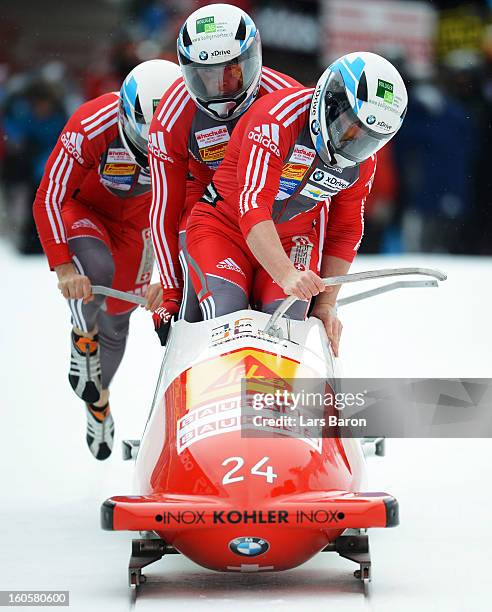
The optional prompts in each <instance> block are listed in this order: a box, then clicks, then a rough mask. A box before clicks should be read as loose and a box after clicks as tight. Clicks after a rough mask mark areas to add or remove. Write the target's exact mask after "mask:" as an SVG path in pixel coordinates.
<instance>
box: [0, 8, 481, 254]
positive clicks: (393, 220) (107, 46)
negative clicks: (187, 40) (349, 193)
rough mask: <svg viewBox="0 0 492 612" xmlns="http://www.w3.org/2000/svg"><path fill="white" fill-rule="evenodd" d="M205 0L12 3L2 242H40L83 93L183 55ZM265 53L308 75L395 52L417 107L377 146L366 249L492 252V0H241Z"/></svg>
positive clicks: (0, 44) (0, 165)
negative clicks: (52, 174)
mask: <svg viewBox="0 0 492 612" xmlns="http://www.w3.org/2000/svg"><path fill="white" fill-rule="evenodd" d="M205 4H210V2H201V1H199V0H85V1H84V2H72V1H70V0H67V1H65V2H63V3H60V2H58V1H57V0H43V2H34V1H32V0H27V1H25V2H23V3H19V2H16V1H15V0H2V7H1V13H0V240H2V242H5V241H10V242H11V243H12V244H13V245H15V248H16V249H18V251H19V252H20V253H24V254H32V253H39V252H41V248H40V245H39V242H38V240H37V236H36V230H35V226H34V222H33V220H32V215H31V205H32V201H33V199H34V193H35V190H36V188H37V186H38V183H39V181H40V179H41V176H42V172H43V168H44V164H45V162H46V159H47V158H48V156H49V154H50V152H51V149H52V148H53V146H54V144H55V142H56V139H57V137H58V135H59V132H60V131H61V129H62V127H63V126H64V124H65V122H66V120H67V118H68V116H69V115H70V114H71V113H72V112H73V111H74V110H75V108H76V107H77V106H78V105H79V104H80V103H81V102H83V101H84V100H87V99H89V98H93V97H96V96H98V95H100V94H102V93H105V92H108V91H114V90H118V89H119V88H120V85H121V82H122V79H123V78H124V77H125V76H126V74H127V73H128V72H129V71H130V70H131V69H132V68H133V66H134V65H136V64H137V63H139V62H141V61H144V60H147V59H152V58H156V57H161V58H165V59H172V60H176V52H175V41H176V36H177V32H178V30H179V27H180V26H181V24H182V22H183V21H184V19H185V18H186V17H187V16H188V15H189V14H190V13H191V12H192V11H194V10H195V9H197V8H198V7H200V6H202V5H205ZM232 4H236V5H238V6H240V7H241V8H243V9H244V10H246V11H247V12H249V13H250V14H251V16H252V17H253V19H254V20H255V21H256V24H257V26H258V27H259V30H260V33H261V37H262V42H263V58H264V64H265V65H267V66H269V67H271V68H275V69H278V70H280V71H282V72H286V73H288V74H290V75H292V76H293V77H295V78H297V79H298V80H300V81H301V82H302V83H303V84H305V85H312V84H314V83H315V82H316V80H317V78H318V76H319V75H320V73H321V72H322V70H323V69H324V68H325V67H326V66H327V65H328V63H329V62H330V61H331V60H333V59H334V58H336V57H338V56H340V55H342V54H343V53H347V52H350V51H360V50H365V51H374V52H377V53H380V54H381V55H384V56H385V57H387V58H388V59H389V60H391V61H392V62H393V63H395V64H396V65H397V66H398V68H399V69H400V71H401V72H402V74H403V75H404V78H405V80H406V82H407V86H408V88H409V93H410V104H409V111H408V114H407V118H406V120H405V124H404V126H403V128H402V129H401V130H400V132H399V134H398V136H397V137H396V138H395V139H394V140H393V141H392V142H391V143H390V145H388V146H387V147H385V149H383V151H382V152H381V153H380V155H379V163H378V171H377V174H376V181H375V184H374V187H373V192H372V194H371V196H370V200H369V201H368V202H367V205H366V233H365V239H364V241H363V244H362V248H361V252H365V253H391V254H398V253H403V252H419V251H420V252H429V253H430V252H437V253H450V254H470V255H492V202H491V201H490V200H491V199H492V198H491V196H490V195H489V194H490V192H491V190H492V146H491V145H490V144H489V142H492V0H482V1H475V2H450V1H447V2H446V1H428V0H415V1H413V0H402V1H399V0H297V1H294V0H289V2H287V1H285V0H284V1H283V2H282V1H279V0H263V1H255V0H241V1H238V2H232Z"/></svg>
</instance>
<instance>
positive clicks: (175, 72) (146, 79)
mask: <svg viewBox="0 0 492 612" xmlns="http://www.w3.org/2000/svg"><path fill="white" fill-rule="evenodd" d="M180 76H181V71H180V69H179V66H178V65H177V64H175V63H174V62H168V61H167V60H150V61H148V62H142V63H141V64H138V66H136V67H135V68H134V69H133V70H132V71H131V72H130V74H129V75H128V76H127V77H126V79H125V80H124V81H123V85H122V86H121V89H120V106H119V114H118V119H119V121H118V127H119V132H120V137H121V140H122V141H123V144H124V145H125V148H126V150H127V151H128V153H129V154H130V155H131V156H132V157H133V159H134V160H135V162H136V163H137V164H138V165H139V166H141V167H142V168H147V167H148V157H147V139H148V137H149V127H150V122H151V121H152V116H153V114H154V112H155V109H156V108H157V106H158V104H159V102H160V101H161V98H162V96H163V95H164V93H165V92H166V91H167V90H168V89H169V87H170V86H171V85H172V84H173V83H174V81H175V80H176V79H178V78H179V77H180Z"/></svg>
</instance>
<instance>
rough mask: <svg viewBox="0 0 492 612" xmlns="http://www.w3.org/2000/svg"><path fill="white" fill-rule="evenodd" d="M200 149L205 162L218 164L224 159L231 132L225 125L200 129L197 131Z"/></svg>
mask: <svg viewBox="0 0 492 612" xmlns="http://www.w3.org/2000/svg"><path fill="white" fill-rule="evenodd" d="M195 138H196V142H197V144H198V151H199V153H200V158H201V160H202V161H203V162H205V163H206V164H209V165H218V164H217V162H219V163H220V162H221V161H222V160H223V159H224V156H225V152H226V148H227V143H228V142H229V132H228V130H227V128H226V126H225V125H220V126H218V127H215V128H209V129H206V130H200V131H199V132H196V133H195Z"/></svg>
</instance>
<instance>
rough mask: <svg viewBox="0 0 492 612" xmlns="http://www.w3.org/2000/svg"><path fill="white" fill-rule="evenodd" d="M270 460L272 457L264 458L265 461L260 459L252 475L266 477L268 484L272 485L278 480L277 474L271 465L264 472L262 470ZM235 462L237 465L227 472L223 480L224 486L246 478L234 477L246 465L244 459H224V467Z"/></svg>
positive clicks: (251, 471) (252, 470)
mask: <svg viewBox="0 0 492 612" xmlns="http://www.w3.org/2000/svg"><path fill="white" fill-rule="evenodd" d="M269 459H270V457H263V459H260V460H259V461H258V463H255V465H254V466H253V467H252V468H251V470H250V473H251V474H254V475H255V476H264V477H265V478H266V481H267V482H268V484H272V483H273V481H274V479H275V478H277V474H275V472H274V471H273V468H272V466H271V465H269V466H268V467H267V468H266V470H264V471H262V470H261V469H260V468H261V467H263V466H264V465H265V463H266V462H267V461H268V460H269ZM233 461H235V462H236V465H235V466H234V467H233V468H232V469H231V470H229V471H228V472H226V474H225V475H224V478H222V484H225V485H226V484H231V483H233V482H239V481H240V480H244V476H233V474H234V473H235V472H238V471H239V470H240V469H241V468H242V467H243V465H244V459H243V458H242V457H228V458H227V459H224V461H223V462H222V465H227V464H229V463H232V462H233Z"/></svg>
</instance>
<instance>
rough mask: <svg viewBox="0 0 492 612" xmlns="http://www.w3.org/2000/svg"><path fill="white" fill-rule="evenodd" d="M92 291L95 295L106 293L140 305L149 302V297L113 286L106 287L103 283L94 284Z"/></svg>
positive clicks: (107, 295) (108, 295)
mask: <svg viewBox="0 0 492 612" xmlns="http://www.w3.org/2000/svg"><path fill="white" fill-rule="evenodd" d="M92 293H93V294H94V295H105V296H106V297H112V298H116V299H117V300H123V301H125V302H131V303H132V304H138V305H139V306H145V305H146V304H147V299H146V298H144V297H142V296H140V295H134V294H133V293H127V292H126V291H118V290H117V289H111V287H104V286H103V285H92Z"/></svg>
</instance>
